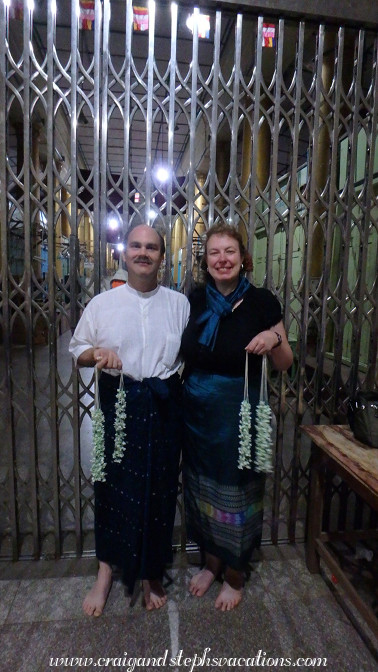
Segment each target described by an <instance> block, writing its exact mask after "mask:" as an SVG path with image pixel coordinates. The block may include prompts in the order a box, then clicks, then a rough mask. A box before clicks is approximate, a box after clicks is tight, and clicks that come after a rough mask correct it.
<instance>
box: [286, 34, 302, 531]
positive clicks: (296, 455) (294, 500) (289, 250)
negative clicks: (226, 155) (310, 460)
mask: <svg viewBox="0 0 378 672" xmlns="http://www.w3.org/2000/svg"><path fill="white" fill-rule="evenodd" d="M304 35H305V24H304V23H303V21H301V23H300V24H299V28H298V43H297V53H296V69H295V102H294V118H293V126H292V137H293V149H292V162H291V171H290V199H289V200H290V205H289V222H288V235H287V237H286V264H285V275H286V278H285V303H284V310H283V320H284V325H285V328H286V330H287V332H288V329H289V319H290V314H291V293H292V291H293V274H292V269H293V267H292V260H293V250H294V234H295V227H296V202H297V188H298V151H299V131H300V126H299V124H300V117H301V97H302V84H303V51H304ZM282 398H283V397H282ZM300 454H301V435H300V430H299V423H297V422H295V426H294V442H293V459H292V471H291V473H292V483H291V488H290V503H289V526H288V536H289V539H290V540H293V539H295V529H296V520H297V511H298V492H299V488H298V480H299V466H300Z"/></svg>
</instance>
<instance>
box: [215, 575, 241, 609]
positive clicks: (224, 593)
mask: <svg viewBox="0 0 378 672" xmlns="http://www.w3.org/2000/svg"><path fill="white" fill-rule="evenodd" d="M241 599H242V590H236V589H235V588H231V586H230V584H229V583H227V581H223V585H222V588H221V591H220V593H219V595H218V597H217V599H216V600H215V608H216V609H220V610H221V611H231V609H235V607H237V606H238V604H239V602H240V601H241Z"/></svg>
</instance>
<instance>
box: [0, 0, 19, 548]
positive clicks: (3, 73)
mask: <svg viewBox="0 0 378 672" xmlns="http://www.w3.org/2000/svg"><path fill="white" fill-rule="evenodd" d="M8 11H9V9H8V7H7V6H6V5H5V3H3V5H2V7H1V9H0V12H1V13H2V18H1V21H0V147H2V148H3V151H2V152H1V154H0V185H1V189H0V222H1V223H2V226H1V246H0V248H1V318H0V321H1V324H2V335H3V348H4V350H3V356H4V365H5V376H4V402H3V403H4V407H3V408H4V423H5V426H4V430H5V436H6V437H7V440H6V442H5V450H6V451H7V468H8V483H7V486H8V487H7V492H8V493H9V502H8V510H9V526H10V536H11V548H12V559H13V560H17V559H18V554H19V542H18V539H19V525H18V511H17V495H16V492H17V489H16V488H17V485H16V474H15V464H16V443H15V432H14V412H13V404H12V398H13V385H12V349H11V331H10V310H9V295H10V292H9V281H8V268H9V254H8V226H9V223H8V219H9V215H8V207H7V182H8V180H7V161H6V160H7V146H8V142H7V118H6V110H7V51H8V49H9V43H8V18H9V17H8Z"/></svg>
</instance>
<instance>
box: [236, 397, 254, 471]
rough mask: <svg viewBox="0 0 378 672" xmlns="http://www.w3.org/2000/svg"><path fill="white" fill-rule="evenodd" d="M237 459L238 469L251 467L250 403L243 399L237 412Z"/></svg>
mask: <svg viewBox="0 0 378 672" xmlns="http://www.w3.org/2000/svg"><path fill="white" fill-rule="evenodd" d="M239 417H240V421H239V460H238V469H250V468H251V404H250V403H249V401H248V399H244V400H243V401H242V402H241V404H240V412H239Z"/></svg>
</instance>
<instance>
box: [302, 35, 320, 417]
mask: <svg viewBox="0 0 378 672" xmlns="http://www.w3.org/2000/svg"><path fill="white" fill-rule="evenodd" d="M323 48H324V26H323V25H321V26H319V31H318V48H317V67H316V90H315V100H314V103H313V106H314V108H313V127H312V137H311V140H310V142H311V147H312V156H311V159H310V160H309V165H311V166H312V172H311V178H310V203H309V208H308V226H307V231H306V232H305V237H306V238H307V240H306V244H305V247H304V260H303V268H304V277H303V285H302V301H303V304H302V314H301V343H300V350H299V362H298V370H299V373H298V404H297V419H298V424H301V423H302V418H303V414H304V412H305V405H304V381H305V377H306V356H307V327H308V321H309V298H310V296H311V295H312V294H314V293H315V292H314V287H312V284H311V277H310V276H311V270H310V269H311V255H312V252H313V249H312V238H313V229H314V223H315V200H316V180H315V170H314V166H315V165H316V163H317V155H318V141H319V115H320V103H321V81H322V66H323ZM310 162H311V163H310Z"/></svg>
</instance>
